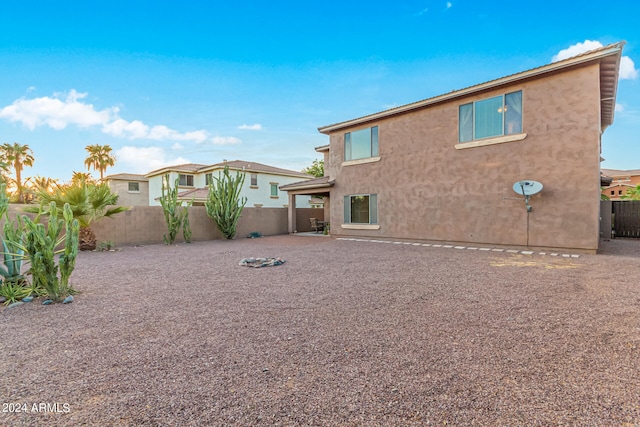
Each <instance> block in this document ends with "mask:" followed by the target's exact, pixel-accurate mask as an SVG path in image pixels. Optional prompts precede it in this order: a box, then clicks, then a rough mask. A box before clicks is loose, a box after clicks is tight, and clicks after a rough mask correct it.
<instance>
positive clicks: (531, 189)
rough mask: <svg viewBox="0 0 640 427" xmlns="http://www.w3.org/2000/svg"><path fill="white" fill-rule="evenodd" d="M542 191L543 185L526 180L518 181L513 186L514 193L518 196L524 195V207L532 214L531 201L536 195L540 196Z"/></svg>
mask: <svg viewBox="0 0 640 427" xmlns="http://www.w3.org/2000/svg"><path fill="white" fill-rule="evenodd" d="M541 190H542V184H541V183H539V182H538V181H531V180H524V181H517V182H516V183H515V184H513V191H515V192H516V193H518V194H522V196H523V197H524V205H525V206H526V207H527V212H531V209H532V207H531V205H529V199H530V198H531V196H533V195H534V194H538V193H539V192H540V191H541Z"/></svg>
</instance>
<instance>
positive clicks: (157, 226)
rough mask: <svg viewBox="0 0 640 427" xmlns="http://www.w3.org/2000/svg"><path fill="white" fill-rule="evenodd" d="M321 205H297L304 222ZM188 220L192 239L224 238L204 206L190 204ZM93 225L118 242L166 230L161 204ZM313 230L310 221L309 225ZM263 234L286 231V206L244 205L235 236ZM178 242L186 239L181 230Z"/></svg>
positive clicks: (151, 237) (157, 236) (140, 240)
mask: <svg viewBox="0 0 640 427" xmlns="http://www.w3.org/2000/svg"><path fill="white" fill-rule="evenodd" d="M317 213H318V209H311V208H307V209H298V212H297V214H298V218H299V219H300V222H301V224H309V217H312V216H316V215H317ZM189 223H190V225H191V230H192V233H193V235H192V240H193V241H202V240H214V239H223V237H222V234H221V233H220V231H219V230H218V229H217V228H216V226H215V224H214V222H213V220H212V219H211V218H209V217H208V216H207V214H206V210H205V207H204V206H192V207H190V208H189ZM91 228H92V229H93V231H94V232H95V233H96V237H97V240H98V242H102V241H107V240H110V241H113V242H114V243H115V244H116V245H118V246H127V245H141V244H152V243H163V239H162V236H163V235H164V234H166V233H167V226H166V224H165V221H164V213H163V211H162V207H160V206H135V207H133V209H131V210H129V211H126V212H123V213H121V214H118V215H115V216H114V217H112V218H104V219H102V220H101V221H99V222H97V223H94V224H93V225H92V226H91ZM307 228H308V230H305V231H310V230H311V227H310V225H308V226H307ZM254 231H255V232H259V233H260V234H262V235H264V236H271V235H278V234H287V209H286V208H246V207H245V208H244V210H243V211H242V216H241V217H240V220H239V221H238V227H237V233H236V238H244V237H246V236H247V235H248V234H249V233H251V232H254ZM176 241H177V242H183V241H184V239H183V238H182V230H181V231H180V232H179V234H178V238H177V239H176Z"/></svg>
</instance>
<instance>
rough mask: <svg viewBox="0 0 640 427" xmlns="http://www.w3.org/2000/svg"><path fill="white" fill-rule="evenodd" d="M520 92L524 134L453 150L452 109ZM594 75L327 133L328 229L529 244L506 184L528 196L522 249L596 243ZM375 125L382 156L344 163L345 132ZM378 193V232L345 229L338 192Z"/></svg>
mask: <svg viewBox="0 0 640 427" xmlns="http://www.w3.org/2000/svg"><path fill="white" fill-rule="evenodd" d="M516 90H522V93H523V101H522V102H523V131H524V132H525V133H527V137H526V139H524V140H522V141H514V142H509V143H503V144H496V145H488V146H482V147H476V148H467V149H463V150H456V149H455V147H454V146H455V145H456V144H457V142H458V106H459V105H461V104H464V103H467V102H470V101H474V100H480V99H485V98H489V97H492V96H497V95H500V94H503V93H508V92H512V91H516ZM599 118H600V111H599V75H598V66H597V65H592V66H588V67H583V68H579V69H574V70H571V71H566V72H563V73H559V74H556V75H554V76H549V77H546V78H539V79H535V80H529V81H525V82H519V83H518V84H511V85H509V86H504V87H502V88H500V89H496V90H491V91H487V92H484V93H482V94H478V95H477V96H473V97H466V98H464V99H458V100H456V101H452V102H451V101H450V102H446V103H443V104H439V105H435V106H432V107H430V108H426V109H422V110H419V111H414V112H411V113H406V114H402V115H398V116H395V117H390V118H386V119H383V120H380V121H376V122H371V123H368V124H367V125H363V126H359V127H353V128H350V129H343V130H340V131H338V132H334V133H332V134H331V135H330V144H331V153H330V164H329V167H330V168H331V172H330V174H331V177H332V178H335V180H336V183H335V185H334V187H333V188H332V189H331V199H332V200H331V214H330V215H331V223H332V227H331V233H332V235H334V236H340V235H355V236H375V237H380V238H397V239H421V240H438V241H449V242H469V243H478V244H479V243H485V244H496V245H517V246H525V245H526V244H527V212H526V209H525V206H524V202H523V201H519V200H511V199H505V198H514V197H517V195H516V194H515V193H514V192H513V190H512V186H513V184H514V182H516V181H519V180H523V179H531V180H536V181H540V182H541V183H542V184H543V185H544V189H543V191H542V192H541V193H540V194H538V195H536V196H534V197H533V198H532V200H531V205H532V206H533V211H532V212H531V213H530V218H529V246H531V247H549V248H553V247H558V248H576V249H583V250H587V251H594V250H595V249H597V246H598V234H599V233H598V220H599V215H598V210H599V200H600V176H599V162H600V129H599ZM376 125H377V126H378V131H379V151H380V161H378V162H374V163H366V164H360V165H352V166H343V165H342V160H343V144H344V133H345V132H348V131H353V130H357V129H360V128H364V127H369V126H376ZM362 193H365V194H366V193H376V194H378V218H379V225H380V229H379V230H351V229H343V228H341V227H340V225H339V224H342V223H343V216H344V214H343V209H344V206H343V204H344V202H343V200H344V199H343V196H344V195H350V194H362Z"/></svg>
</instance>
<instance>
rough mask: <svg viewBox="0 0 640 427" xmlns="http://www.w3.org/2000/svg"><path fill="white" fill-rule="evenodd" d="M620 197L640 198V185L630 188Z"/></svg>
mask: <svg viewBox="0 0 640 427" xmlns="http://www.w3.org/2000/svg"><path fill="white" fill-rule="evenodd" d="M620 198H621V199H628V200H640V185H638V186H636V187H634V188H628V189H627V193H626V194H625V195H624V196H622V197H620Z"/></svg>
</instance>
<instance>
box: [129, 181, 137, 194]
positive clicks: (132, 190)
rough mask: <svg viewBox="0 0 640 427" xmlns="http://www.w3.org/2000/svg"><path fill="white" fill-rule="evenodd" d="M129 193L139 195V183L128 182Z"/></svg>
mask: <svg viewBox="0 0 640 427" xmlns="http://www.w3.org/2000/svg"><path fill="white" fill-rule="evenodd" d="M129 192H130V193H139V192H140V183H139V182H130V183H129Z"/></svg>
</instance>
